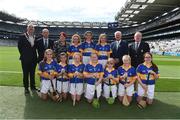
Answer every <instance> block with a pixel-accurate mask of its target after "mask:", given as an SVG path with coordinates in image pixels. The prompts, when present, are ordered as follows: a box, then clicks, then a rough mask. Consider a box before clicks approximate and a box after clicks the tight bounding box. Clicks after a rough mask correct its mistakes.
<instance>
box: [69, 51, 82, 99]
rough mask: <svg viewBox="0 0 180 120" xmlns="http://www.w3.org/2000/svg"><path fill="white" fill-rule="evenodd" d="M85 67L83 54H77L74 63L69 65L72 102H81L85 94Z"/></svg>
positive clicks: (74, 56)
mask: <svg viewBox="0 0 180 120" xmlns="http://www.w3.org/2000/svg"><path fill="white" fill-rule="evenodd" d="M84 68H85V65H84V64H83V63H82V54H81V53H78V52H75V53H74V55H73V62H72V64H70V65H69V69H68V75H69V78H70V94H71V97H72V100H74V99H75V101H80V99H81V95H82V93H83V78H84V75H83V71H84Z"/></svg>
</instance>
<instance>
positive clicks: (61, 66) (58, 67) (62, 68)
mask: <svg viewBox="0 0 180 120" xmlns="http://www.w3.org/2000/svg"><path fill="white" fill-rule="evenodd" d="M62 71H64V72H65V73H68V65H65V66H63V65H61V64H58V65H57V72H58V73H61V72H62ZM57 80H59V81H63V82H65V81H68V79H65V78H63V76H60V77H57Z"/></svg>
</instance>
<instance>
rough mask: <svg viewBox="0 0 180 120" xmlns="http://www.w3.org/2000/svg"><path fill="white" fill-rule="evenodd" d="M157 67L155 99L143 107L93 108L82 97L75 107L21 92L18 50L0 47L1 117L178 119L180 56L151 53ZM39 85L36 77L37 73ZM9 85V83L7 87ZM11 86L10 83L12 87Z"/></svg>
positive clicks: (111, 106)
mask: <svg viewBox="0 0 180 120" xmlns="http://www.w3.org/2000/svg"><path fill="white" fill-rule="evenodd" d="M154 62H155V63H156V64H157V65H158V67H159V69H160V79H158V80H157V82H156V93H155V101H154V104H153V105H152V106H149V107H148V108H146V109H144V110H140V109H138V108H137V107H136V104H135V102H134V103H133V104H132V105H131V106H129V107H127V108H126V107H123V106H122V105H121V104H120V103H118V102H116V103H115V104H113V105H108V104H107V103H106V101H105V100H104V99H102V100H101V108H100V109H94V108H93V107H92V106H91V105H89V104H88V103H87V102H86V101H85V99H84V98H83V100H82V101H81V102H80V103H79V104H78V105H77V106H75V107H73V106H72V101H71V100H70V99H69V100H68V101H66V102H64V103H54V102H52V101H51V100H49V101H46V102H44V101H42V100H40V99H39V98H38V97H37V95H36V94H34V93H31V95H29V96H24V91H23V90H24V89H23V87H19V86H22V73H21V65H20V61H19V53H18V49H17V48H16V47H0V95H1V96H0V119H4V118H17V119H20V118H74V119H78V118H85V119H88V118H97V119H99V118H108V119H109V118H159V119H163V118H164V119H167V118H176V119H178V118H179V119H180V57H175V56H158V55H154ZM36 84H37V86H39V77H38V76H36ZM9 86H11V87H9ZM12 86H13V87H12Z"/></svg>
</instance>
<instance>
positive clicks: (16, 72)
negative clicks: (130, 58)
mask: <svg viewBox="0 0 180 120" xmlns="http://www.w3.org/2000/svg"><path fill="white" fill-rule="evenodd" d="M0 73H12V74H21V73H22V72H20V71H0ZM160 78H167V79H180V77H175V76H173V77H170V76H160Z"/></svg>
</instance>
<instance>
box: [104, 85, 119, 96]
mask: <svg viewBox="0 0 180 120" xmlns="http://www.w3.org/2000/svg"><path fill="white" fill-rule="evenodd" d="M111 92H112V97H113V98H116V97H117V86H116V85H112V86H111ZM103 95H104V97H105V98H106V99H107V98H109V97H110V87H109V86H108V85H106V84H104V86H103Z"/></svg>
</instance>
